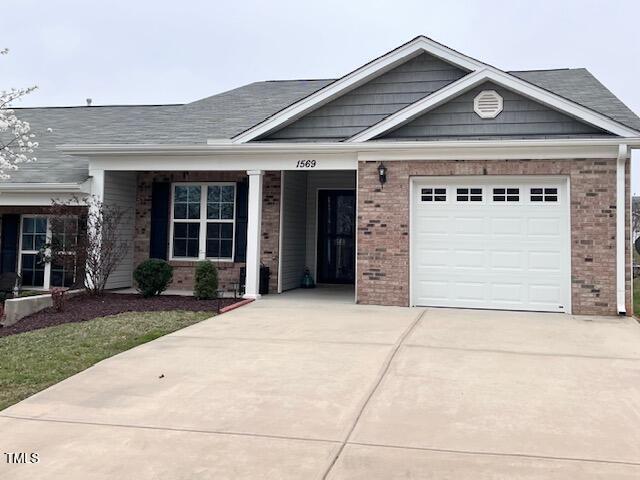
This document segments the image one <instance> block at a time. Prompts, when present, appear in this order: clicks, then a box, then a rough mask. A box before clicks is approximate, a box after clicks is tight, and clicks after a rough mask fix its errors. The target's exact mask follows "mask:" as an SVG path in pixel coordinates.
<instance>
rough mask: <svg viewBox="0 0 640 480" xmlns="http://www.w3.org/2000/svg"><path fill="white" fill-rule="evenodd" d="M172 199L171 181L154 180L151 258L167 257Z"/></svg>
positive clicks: (152, 190)
mask: <svg viewBox="0 0 640 480" xmlns="http://www.w3.org/2000/svg"><path fill="white" fill-rule="evenodd" d="M170 201H171V183H169V182H153V185H152V186H151V232H150V237H151V238H150V239H149V240H150V244H149V258H161V259H163V260H166V259H167V246H168V245H169V208H170V205H169V203H170Z"/></svg>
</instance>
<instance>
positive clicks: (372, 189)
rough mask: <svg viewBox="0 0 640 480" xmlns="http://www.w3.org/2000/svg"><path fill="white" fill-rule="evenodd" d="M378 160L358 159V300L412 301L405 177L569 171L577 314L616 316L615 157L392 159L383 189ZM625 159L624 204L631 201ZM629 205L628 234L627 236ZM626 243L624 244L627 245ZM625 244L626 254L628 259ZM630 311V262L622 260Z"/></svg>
mask: <svg viewBox="0 0 640 480" xmlns="http://www.w3.org/2000/svg"><path fill="white" fill-rule="evenodd" d="M377 164H378V162H359V165H358V220H357V222H358V228H357V231H358V233H357V234H358V253H357V262H358V270H357V271H358V279H357V290H358V291H357V297H358V302H359V303H364V304H381V305H400V306H407V305H409V233H410V228H409V202H410V199H409V180H410V177H411V176H423V175H424V176H428V175H434V176H445V175H567V176H569V178H570V191H571V192H570V196H571V297H572V309H573V313H575V314H592V315H593V314H601V315H614V314H616V313H617V312H616V310H617V307H616V254H615V248H616V241H615V232H616V213H615V212H616V211H615V208H616V207H615V202H616V162H615V160H592V159H588V160H586V159H585V160H583V159H576V160H495V161H493V160H490V161H466V160H465V161H402V162H389V163H388V165H387V167H388V173H387V183H386V184H385V185H384V188H381V187H380V183H379V182H378V174H377V171H376V167H377ZM628 164H629V162H628V163H627V195H626V198H627V202H628V201H629V200H628V199H629V195H628V192H629V167H628ZM629 208H630V207H629V205H627V208H626V209H625V211H626V212H627V222H626V224H627V237H626V238H629V231H628V229H629V227H628V225H629V219H628V216H629ZM628 243H629V242H627V244H628ZM629 248H630V245H627V256H626V258H627V259H629V258H630V251H629ZM626 278H627V285H626V290H627V311H628V312H631V281H630V280H631V265H630V262H629V263H628V265H627V275H626Z"/></svg>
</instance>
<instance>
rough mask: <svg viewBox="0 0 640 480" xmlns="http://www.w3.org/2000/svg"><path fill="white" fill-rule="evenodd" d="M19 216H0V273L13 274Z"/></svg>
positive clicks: (16, 263) (11, 214)
mask: <svg viewBox="0 0 640 480" xmlns="http://www.w3.org/2000/svg"><path fill="white" fill-rule="evenodd" d="M19 229H20V215H17V214H14V213H9V214H3V215H2V238H0V242H2V243H0V273H6V272H15V271H16V268H17V265H18V262H17V259H18V230H19Z"/></svg>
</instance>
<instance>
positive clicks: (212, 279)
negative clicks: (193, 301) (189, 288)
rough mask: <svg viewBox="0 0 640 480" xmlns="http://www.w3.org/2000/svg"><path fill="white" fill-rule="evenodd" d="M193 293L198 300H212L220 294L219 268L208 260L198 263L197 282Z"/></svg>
mask: <svg viewBox="0 0 640 480" xmlns="http://www.w3.org/2000/svg"><path fill="white" fill-rule="evenodd" d="M193 295H194V296H195V297H196V298H197V299H198V300H211V299H212V298H216V297H217V296H218V269H217V268H216V266H215V265H214V264H213V263H211V262H209V261H208V260H203V261H201V262H198V263H197V264H196V283H195V287H194V289H193Z"/></svg>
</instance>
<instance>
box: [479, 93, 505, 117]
mask: <svg viewBox="0 0 640 480" xmlns="http://www.w3.org/2000/svg"><path fill="white" fill-rule="evenodd" d="M473 111H474V112H476V113H477V114H478V116H479V117H480V118H496V117H497V116H498V114H499V113H500V112H501V111H502V97H501V96H500V95H499V94H498V92H496V91H495V90H483V91H482V92H480V93H479V94H478V95H476V98H474V99H473Z"/></svg>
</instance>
